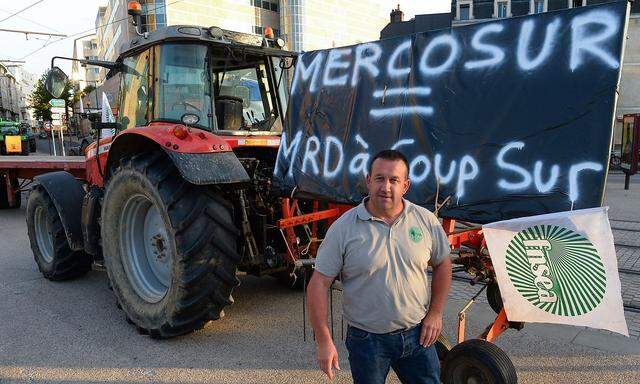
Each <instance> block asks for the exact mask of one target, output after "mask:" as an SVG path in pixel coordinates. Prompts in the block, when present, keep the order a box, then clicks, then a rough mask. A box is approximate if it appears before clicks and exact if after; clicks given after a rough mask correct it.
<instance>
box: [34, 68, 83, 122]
mask: <svg viewBox="0 0 640 384" xmlns="http://www.w3.org/2000/svg"><path fill="white" fill-rule="evenodd" d="M46 78H47V74H46V73H44V74H42V76H41V77H40V79H38V81H37V82H36V84H35V87H33V92H32V93H31V95H30V105H29V107H31V108H33V113H34V115H35V118H36V119H37V120H43V121H49V120H51V106H50V105H49V100H51V99H53V96H51V94H50V93H49V91H47V89H46V88H45V86H44V84H45V80H46ZM72 88H73V85H72V84H71V81H69V80H67V84H66V85H65V87H64V91H63V92H62V95H60V98H61V99H64V100H65V101H66V104H67V106H71V105H73V98H72V97H71V89H72Z"/></svg>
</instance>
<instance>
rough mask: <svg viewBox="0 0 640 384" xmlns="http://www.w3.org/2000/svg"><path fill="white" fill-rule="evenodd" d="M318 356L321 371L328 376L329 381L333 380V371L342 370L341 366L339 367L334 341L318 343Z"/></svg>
mask: <svg viewBox="0 0 640 384" xmlns="http://www.w3.org/2000/svg"><path fill="white" fill-rule="evenodd" d="M317 355H318V365H319V366H320V370H322V372H324V373H326V374H327V377H328V378H329V380H333V378H334V376H335V374H334V371H333V370H334V369H336V370H338V371H339V370H340V365H338V351H337V350H336V346H335V345H334V344H333V341H331V340H328V341H326V342H318V347H317Z"/></svg>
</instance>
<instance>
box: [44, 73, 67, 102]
mask: <svg viewBox="0 0 640 384" xmlns="http://www.w3.org/2000/svg"><path fill="white" fill-rule="evenodd" d="M68 79H69V78H68V77H67V75H66V74H65V73H64V71H63V70H62V69H60V68H58V67H53V68H51V69H50V70H49V72H47V77H46V79H45V83H44V87H45V88H46V90H47V91H48V92H49V93H50V94H51V96H53V97H54V98H56V99H57V98H59V97H60V96H61V95H62V92H64V87H65V86H66V85H67V80H68Z"/></svg>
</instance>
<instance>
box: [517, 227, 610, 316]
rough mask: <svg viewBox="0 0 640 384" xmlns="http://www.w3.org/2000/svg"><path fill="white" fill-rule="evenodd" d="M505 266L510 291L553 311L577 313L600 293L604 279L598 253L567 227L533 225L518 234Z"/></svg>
mask: <svg viewBox="0 0 640 384" xmlns="http://www.w3.org/2000/svg"><path fill="white" fill-rule="evenodd" d="M505 264H506V266H507V274H508V275H509V279H510V280H511V282H512V283H513V285H514V287H515V288H516V290H517V291H518V292H519V293H520V294H521V295H522V296H523V297H524V298H525V299H527V300H528V301H529V302H530V303H531V304H533V305H535V306H536V307H538V308H540V309H542V310H543V311H546V312H549V313H553V314H554V315H559V316H577V315H583V314H585V313H588V312H591V311H592V310H593V309H594V308H595V307H597V306H598V304H600V303H601V302H602V299H603V297H604V293H605V289H606V286H607V279H606V274H605V270H604V265H603V264H602V260H601V259H600V255H599V254H598V251H597V250H596V248H595V247H594V246H593V244H592V243H591V242H590V241H589V240H588V239H586V238H585V237H584V236H582V235H581V234H579V233H576V232H574V231H572V230H570V229H568V228H564V227H559V226H556V225H536V226H533V227H529V228H527V229H525V230H522V231H520V232H518V233H517V234H516V235H515V236H514V237H513V239H512V240H511V242H510V243H509V246H508V247H507V252H506V257H505Z"/></svg>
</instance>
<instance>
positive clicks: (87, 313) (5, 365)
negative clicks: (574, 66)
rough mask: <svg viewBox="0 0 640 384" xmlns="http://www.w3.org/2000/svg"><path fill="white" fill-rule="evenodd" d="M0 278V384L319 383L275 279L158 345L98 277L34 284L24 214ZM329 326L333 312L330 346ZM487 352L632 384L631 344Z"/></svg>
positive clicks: (5, 228) (1, 260)
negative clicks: (212, 318)
mask: <svg viewBox="0 0 640 384" xmlns="http://www.w3.org/2000/svg"><path fill="white" fill-rule="evenodd" d="M0 272H1V273H0V276H1V277H0V383H98V382H111V383H116V382H117V383H122V382H125V383H296V384H297V383H318V382H324V381H325V380H324V378H323V376H322V374H321V373H320V372H319V371H318V370H317V369H316V364H315V356H314V353H315V348H314V344H313V341H312V340H308V341H306V342H304V341H303V337H302V326H303V322H302V295H301V292H296V291H291V290H289V289H287V288H284V287H281V286H280V285H279V284H277V283H276V282H275V280H273V279H270V278H260V279H259V278H254V277H248V276H242V277H241V281H242V285H241V286H240V287H239V288H238V289H237V290H236V292H235V294H234V297H235V300H236V303H235V304H234V305H232V306H231V307H229V308H228V309H227V310H226V311H225V312H226V316H225V317H224V318H223V319H221V320H219V321H215V322H212V323H210V324H209V325H208V326H207V327H205V328H204V329H203V330H200V331H198V332H195V333H193V334H191V335H187V336H183V337H179V338H174V339H170V340H161V341H159V340H152V339H150V338H149V337H147V336H143V335H139V334H138V333H137V331H136V330H135V327H133V326H132V325H130V324H128V323H127V322H126V321H125V318H124V316H123V314H122V312H121V311H120V310H118V309H117V308H116V306H115V299H114V297H113V296H112V294H111V291H109V290H108V289H107V278H106V275H105V274H104V273H103V272H98V271H92V272H90V273H89V274H87V275H86V276H84V277H82V278H79V279H76V280H73V281H68V282H60V283H54V282H50V281H48V280H45V279H43V278H42V276H41V275H40V273H39V272H38V270H37V267H36V265H35V262H34V261H33V256H32V253H31V250H30V248H29V242H28V239H27V235H26V225H25V218H24V208H22V209H19V210H8V211H0ZM460 284H462V283H455V284H454V287H453V292H452V295H451V298H450V300H449V304H448V308H447V315H446V318H445V331H446V333H447V334H448V335H454V334H455V329H456V316H455V313H456V311H457V310H459V308H461V307H462V305H463V304H464V301H462V299H461V297H463V296H465V295H466V292H467V290H468V288H466V286H465V287H462V286H461V285H460ZM467 297H468V296H467ZM338 304H339V295H338V294H336V306H337V305H338ZM338 314H339V310H338V309H337V308H336V323H335V326H336V334H337V338H338V339H339V338H340V332H339V326H340V324H339V321H338V320H337V318H339V315H338ZM493 316H494V315H493V313H492V312H491V310H490V309H489V308H488V307H487V306H486V305H485V304H482V303H479V304H478V305H476V306H475V307H474V308H473V309H472V310H471V312H470V313H469V315H468V323H467V327H468V328H467V334H468V335H472V334H478V333H479V332H480V331H481V330H483V329H484V327H485V326H486V325H487V324H488V322H489V321H490V320H491V319H492V317H493ZM307 331H308V328H307ZM337 343H338V348H339V353H340V365H341V367H342V372H340V373H339V375H338V377H337V379H336V381H335V382H338V383H348V382H350V380H351V379H350V375H349V366H348V362H347V359H346V357H347V355H346V352H345V349H344V345H343V343H342V342H341V341H339V340H338V342H337ZM497 344H498V345H499V346H500V347H501V348H503V349H504V350H505V351H506V352H507V353H508V354H509V356H510V357H511V359H512V360H513V362H514V365H515V366H516V369H517V371H518V376H519V379H520V382H521V383H572V384H573V383H576V382H589V383H608V384H613V383H637V382H640V344H638V343H637V342H631V341H629V340H628V339H625V338H622V337H619V336H614V335H611V334H608V333H602V332H595V331H589V330H585V329H583V328H577V327H560V326H547V325H527V327H525V328H524V330H522V331H520V332H516V331H514V330H509V331H507V332H506V333H505V334H504V335H503V336H501V337H500V339H498V341H497ZM594 347H595V348H594ZM389 382H393V383H397V382H398V381H397V379H395V378H394V377H392V378H390V379H389Z"/></svg>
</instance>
